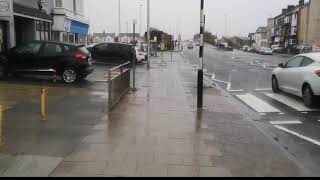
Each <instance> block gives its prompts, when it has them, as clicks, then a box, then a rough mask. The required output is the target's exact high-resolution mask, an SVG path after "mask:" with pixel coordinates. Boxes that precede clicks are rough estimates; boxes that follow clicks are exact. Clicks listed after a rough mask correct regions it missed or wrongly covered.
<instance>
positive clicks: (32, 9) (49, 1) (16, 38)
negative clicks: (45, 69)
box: [0, 0, 89, 52]
mask: <svg viewBox="0 0 320 180" xmlns="http://www.w3.org/2000/svg"><path fill="white" fill-rule="evenodd" d="M83 1H84V0H0V52H2V51H5V50H7V49H9V48H11V47H14V46H15V45H16V44H20V43H23V42H28V41H32V40H55V41H61V42H70V43H77V44H87V35H88V29H89V21H88V19H87V18H86V17H85V16H84V2H83Z"/></svg>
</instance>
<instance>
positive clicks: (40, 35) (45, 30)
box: [13, 3, 52, 44]
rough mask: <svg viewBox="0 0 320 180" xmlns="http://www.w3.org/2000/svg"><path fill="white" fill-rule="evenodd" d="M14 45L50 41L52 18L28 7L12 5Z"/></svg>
mask: <svg viewBox="0 0 320 180" xmlns="http://www.w3.org/2000/svg"><path fill="white" fill-rule="evenodd" d="M13 11H14V26H15V39H16V44H20V43H23V42H28V41H32V40H42V41H43V40H50V39H51V33H50V32H51V24H52V18H51V16H50V15H49V14H47V13H45V12H43V11H41V10H39V9H36V8H33V7H29V6H25V5H22V4H17V3H13Z"/></svg>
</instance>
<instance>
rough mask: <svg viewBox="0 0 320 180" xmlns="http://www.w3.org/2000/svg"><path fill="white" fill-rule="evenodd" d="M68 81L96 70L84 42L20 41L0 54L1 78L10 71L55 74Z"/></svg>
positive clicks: (70, 81) (73, 80)
mask: <svg viewBox="0 0 320 180" xmlns="http://www.w3.org/2000/svg"><path fill="white" fill-rule="evenodd" d="M54 71H56V75H59V76H61V78H62V80H63V81H64V82H65V83H69V84H71V83H74V82H76V81H77V80H79V79H85V78H86V77H87V76H88V75H89V74H91V73H92V72H93V71H94V67H93V65H92V60H91V54H90V52H89V51H88V50H87V49H86V48H85V46H84V45H74V44H67V43H60V42H51V41H32V42H28V43H23V44H20V45H18V46H16V47H14V48H12V49H10V50H8V51H6V52H4V53H1V54H0V79H3V78H5V77H6V76H7V75H9V74H20V73H28V74H30V73H31V74H40V73H41V74H45V75H47V74H48V75H49V74H51V75H52V74H53V72H54Z"/></svg>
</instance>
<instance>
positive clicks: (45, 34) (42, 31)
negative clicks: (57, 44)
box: [36, 21, 50, 40]
mask: <svg viewBox="0 0 320 180" xmlns="http://www.w3.org/2000/svg"><path fill="white" fill-rule="evenodd" d="M49 33H50V24H49V23H48V22H44V21H36V39H37V40H49V39H50V37H49V35H50V34H49Z"/></svg>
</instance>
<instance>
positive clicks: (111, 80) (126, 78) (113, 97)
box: [108, 62, 131, 112]
mask: <svg viewBox="0 0 320 180" xmlns="http://www.w3.org/2000/svg"><path fill="white" fill-rule="evenodd" d="M128 65H130V62H127V63H125V64H122V65H120V66H117V67H114V68H112V69H109V70H108V84H109V85H108V88H109V90H108V95H109V98H108V110H109V112H110V111H111V110H112V109H113V108H114V106H115V105H117V103H118V102H119V100H120V99H121V98H122V97H123V96H124V95H125V94H127V93H128V92H129V91H130V88H131V87H130V78H131V77H130V75H131V74H130V68H126V66H128Z"/></svg>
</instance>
